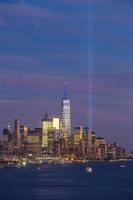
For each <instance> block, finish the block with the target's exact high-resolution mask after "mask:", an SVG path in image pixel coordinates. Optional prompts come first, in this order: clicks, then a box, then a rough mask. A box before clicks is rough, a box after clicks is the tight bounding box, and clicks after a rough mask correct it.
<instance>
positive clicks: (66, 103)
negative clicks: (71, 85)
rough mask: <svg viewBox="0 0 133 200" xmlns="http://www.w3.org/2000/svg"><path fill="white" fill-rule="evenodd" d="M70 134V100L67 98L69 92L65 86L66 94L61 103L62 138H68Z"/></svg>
mask: <svg viewBox="0 0 133 200" xmlns="http://www.w3.org/2000/svg"><path fill="white" fill-rule="evenodd" d="M70 134H71V109H70V99H69V98H67V91H66V85H65V94H64V98H63V99H62V103H61V120H60V135H61V136H62V137H68V136H69V135H70Z"/></svg>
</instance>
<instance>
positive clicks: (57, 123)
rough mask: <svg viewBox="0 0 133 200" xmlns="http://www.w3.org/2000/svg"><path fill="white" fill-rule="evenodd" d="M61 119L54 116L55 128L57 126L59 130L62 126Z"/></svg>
mask: <svg viewBox="0 0 133 200" xmlns="http://www.w3.org/2000/svg"><path fill="white" fill-rule="evenodd" d="M59 124H60V119H59V118H57V117H54V118H53V128H55V129H56V130H59V127H60V125H59Z"/></svg>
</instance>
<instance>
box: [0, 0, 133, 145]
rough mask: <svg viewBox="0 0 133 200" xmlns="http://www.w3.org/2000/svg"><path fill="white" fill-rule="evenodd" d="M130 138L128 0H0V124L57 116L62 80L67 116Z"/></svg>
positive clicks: (132, 71) (132, 95) (131, 23)
mask: <svg viewBox="0 0 133 200" xmlns="http://www.w3.org/2000/svg"><path fill="white" fill-rule="evenodd" d="M90 68H91V71H92V75H91V79H92V100H93V102H92V111H93V113H92V121H93V125H92V126H93V129H94V131H96V132H97V134H98V135H100V136H104V137H105V138H106V139H107V141H108V142H113V141H118V143H119V144H120V145H124V146H125V147H128V148H129V149H132V143H133V77H132V76H133V2H132V0H126V1H125V0H23V1H21V0H18V1H17V0H0V127H1V128H0V129H1V132H2V128H3V127H4V126H6V125H7V124H8V123H10V124H13V121H14V118H15V117H19V118H20V119H21V122H22V123H24V124H29V125H31V126H32V127H35V126H40V119H41V117H43V115H44V112H45V111H47V112H50V113H51V114H52V115H55V116H60V104H61V98H62V97H63V93H64V91H63V90H64V86H63V84H64V82H65V81H66V82H67V84H68V96H69V97H70V98H71V106H72V124H73V126H77V125H85V126H86V125H88V124H89V110H90V109H89V77H90V75H89V72H90Z"/></svg>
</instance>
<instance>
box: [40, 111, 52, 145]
mask: <svg viewBox="0 0 133 200" xmlns="http://www.w3.org/2000/svg"><path fill="white" fill-rule="evenodd" d="M52 127H53V120H52V118H51V117H50V115H49V114H48V113H45V116H44V119H42V147H44V148H48V131H49V129H51V128H52Z"/></svg>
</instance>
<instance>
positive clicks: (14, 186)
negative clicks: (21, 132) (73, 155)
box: [0, 161, 133, 200]
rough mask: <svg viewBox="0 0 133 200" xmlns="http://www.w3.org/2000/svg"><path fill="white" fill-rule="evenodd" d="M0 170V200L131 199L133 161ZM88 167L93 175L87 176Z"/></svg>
mask: <svg viewBox="0 0 133 200" xmlns="http://www.w3.org/2000/svg"><path fill="white" fill-rule="evenodd" d="M120 165H121V163H120V162H115V163H114V162H113V163H106V162H93V163H88V164H65V165H55V164H51V165H47V164H44V165H43V166H42V167H41V169H40V170H39V169H38V168H37V166H27V167H25V168H19V169H17V168H7V169H1V170H0V200H9V199H11V200H67V199H68V200H106V199H107V200H133V162H132V161H129V162H124V165H126V168H120ZM86 166H90V167H92V168H93V173H87V172H86V170H85V168H86Z"/></svg>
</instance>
